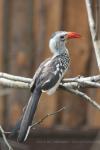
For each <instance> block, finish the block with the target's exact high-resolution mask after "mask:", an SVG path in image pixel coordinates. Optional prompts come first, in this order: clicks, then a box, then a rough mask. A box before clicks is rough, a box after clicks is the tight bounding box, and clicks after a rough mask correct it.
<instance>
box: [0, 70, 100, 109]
mask: <svg viewBox="0 0 100 150" xmlns="http://www.w3.org/2000/svg"><path fill="white" fill-rule="evenodd" d="M31 81H32V79H30V78H25V77H20V76H14V75H10V74H6V73H0V85H3V86H6V87H10V88H26V89H30V83H31ZM59 88H61V89H63V90H66V91H68V92H71V93H73V94H75V95H79V96H81V97H82V98H84V99H86V100H87V101H88V102H90V103H91V104H92V105H93V106H95V107H96V108H97V109H98V110H100V105H99V104H97V103H96V102H95V101H94V100H92V99H91V98H90V97H89V96H87V95H86V94H85V93H83V92H81V91H79V89H81V88H100V75H96V76H91V77H83V76H77V77H75V78H68V79H63V80H62V82H61V83H60V85H59ZM9 93H10V92H8V94H9ZM6 94H7V93H6ZM3 95H4V93H3Z"/></svg>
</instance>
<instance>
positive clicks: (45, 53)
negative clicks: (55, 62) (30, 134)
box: [0, 0, 100, 130]
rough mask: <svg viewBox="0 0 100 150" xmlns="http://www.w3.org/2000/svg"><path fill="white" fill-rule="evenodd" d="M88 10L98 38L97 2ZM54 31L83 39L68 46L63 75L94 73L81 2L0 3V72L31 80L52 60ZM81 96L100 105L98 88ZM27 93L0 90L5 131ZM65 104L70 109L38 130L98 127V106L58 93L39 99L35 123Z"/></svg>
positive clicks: (30, 0) (16, 0)
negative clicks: (63, 31) (90, 98)
mask: <svg viewBox="0 0 100 150" xmlns="http://www.w3.org/2000/svg"><path fill="white" fill-rule="evenodd" d="M92 9H93V14H94V19H95V21H97V20H98V22H97V26H96V27H97V35H98V38H100V29H99V26H98V25H99V24H100V19H99V17H100V1H98V0H92ZM58 30H65V31H74V32H78V33H80V34H81V35H82V38H80V39H74V40H70V41H69V42H68V44H67V45H68V48H69V51H70V57H71V66H70V69H69V71H68V73H67V74H66V77H67V78H68V77H75V76H78V75H82V76H90V75H96V74H98V67H97V63H96V58H95V53H94V49H93V46H92V42H91V41H92V40H91V35H90V30H89V26H88V17H87V11H86V5H85V0H9V1H8V0H0V72H6V73H9V74H13V75H18V76H24V77H30V78H31V77H32V76H33V75H34V72H35V70H36V68H37V67H38V66H39V64H40V63H41V62H42V61H43V60H44V59H46V58H47V57H50V56H51V53H50V51H49V48H48V42H49V38H50V36H51V34H52V33H53V32H55V31H58ZM1 88H2V87H1ZM84 92H86V93H87V94H88V95H90V96H91V97H92V98H93V99H95V100H96V101H97V102H98V103H99V102H100V91H99V90H98V89H91V90H90V89H89V90H88V89H86V90H84ZM29 95H30V91H28V90H22V89H8V88H6V87H3V89H1V92H0V124H1V125H3V127H4V128H5V129H9V128H10V127H13V126H14V125H15V123H16V121H17V120H18V119H19V117H20V116H21V114H22V110H23V106H25V104H26V103H27V101H28V98H29ZM63 106H68V107H69V108H70V109H69V110H68V111H62V112H61V113H58V114H57V115H56V116H51V117H48V118H47V119H46V120H45V121H44V122H43V123H41V124H40V125H39V127H43V128H52V127H55V128H61V129H74V130H75V129H79V128H80V129H84V128H86V129H97V128H100V112H99V111H98V110H97V109H96V108H94V107H93V106H91V104H89V103H88V102H86V101H84V100H83V99H82V98H80V97H78V96H75V95H72V94H70V93H68V92H65V91H60V90H59V91H57V92H56V93H55V94H54V95H53V96H48V95H46V94H43V95H42V97H41V101H40V103H39V105H38V109H37V112H36V115H35V120H34V122H35V121H38V120H39V119H41V118H42V117H43V116H44V115H46V114H47V113H51V112H54V111H56V110H58V109H60V108H62V107H63Z"/></svg>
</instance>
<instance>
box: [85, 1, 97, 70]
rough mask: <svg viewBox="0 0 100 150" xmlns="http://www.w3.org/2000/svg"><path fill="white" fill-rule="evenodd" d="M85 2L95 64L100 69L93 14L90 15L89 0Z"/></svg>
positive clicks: (90, 6) (90, 5)
mask: <svg viewBox="0 0 100 150" xmlns="http://www.w3.org/2000/svg"><path fill="white" fill-rule="evenodd" d="M85 2H86V8H87V14H88V21H89V27H90V32H91V36H92V42H93V46H94V50H95V54H96V59H97V64H98V67H99V71H100V40H96V29H95V28H96V27H95V22H94V19H93V15H92V4H91V0H85Z"/></svg>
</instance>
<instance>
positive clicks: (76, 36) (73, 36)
mask: <svg viewBox="0 0 100 150" xmlns="http://www.w3.org/2000/svg"><path fill="white" fill-rule="evenodd" d="M80 37H81V35H80V34H78V33H76V32H68V33H67V38H69V39H72V38H80Z"/></svg>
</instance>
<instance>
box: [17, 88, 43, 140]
mask: <svg viewBox="0 0 100 150" xmlns="http://www.w3.org/2000/svg"><path fill="white" fill-rule="evenodd" d="M40 96H41V90H40V89H35V90H34V92H33V93H32V95H31V97H30V99H29V102H28V104H27V107H26V109H25V113H24V115H23V118H22V121H21V125H20V130H19V134H18V142H24V141H25V140H26V139H27V136H28V134H29V130H30V126H31V124H32V120H33V117H34V114H35V111H36V108H37V105H38V101H39V98H40Z"/></svg>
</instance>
